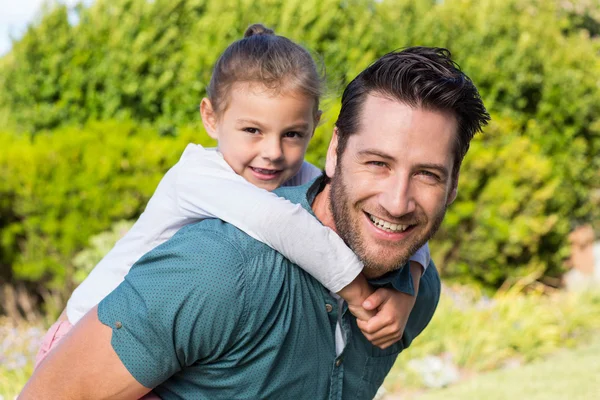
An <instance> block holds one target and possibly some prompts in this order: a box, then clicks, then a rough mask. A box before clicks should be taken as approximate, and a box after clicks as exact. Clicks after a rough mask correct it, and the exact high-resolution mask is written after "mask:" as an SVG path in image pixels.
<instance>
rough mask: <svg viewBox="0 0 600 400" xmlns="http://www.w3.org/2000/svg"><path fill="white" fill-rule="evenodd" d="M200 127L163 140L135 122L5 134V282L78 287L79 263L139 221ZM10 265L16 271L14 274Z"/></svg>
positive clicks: (1, 142)
mask: <svg viewBox="0 0 600 400" xmlns="http://www.w3.org/2000/svg"><path fill="white" fill-rule="evenodd" d="M205 138H206V136H199V135H198V134H197V133H194V131H193V130H192V129H189V130H185V131H184V132H182V133H181V134H180V135H179V136H177V138H172V137H160V136H159V135H158V134H157V132H156V131H155V130H153V129H149V128H140V127H138V126H136V124H134V123H123V122H120V123H115V122H104V123H90V124H88V125H87V126H86V128H85V129H79V128H61V129H58V130H56V131H53V132H52V134H39V135H36V136H35V139H34V140H33V141H31V140H30V139H29V138H28V137H26V136H16V135H12V134H7V133H2V134H0V146H1V147H2V149H3V151H2V152H1V153H0V197H1V198H2V203H0V204H1V207H2V217H1V219H0V246H1V247H0V249H1V252H2V264H3V267H4V268H3V270H2V277H3V278H5V279H7V280H10V279H12V280H14V279H19V280H28V281H40V282H41V283H46V284H48V286H49V287H50V288H53V289H58V288H60V289H65V291H68V290H69V289H70V288H71V284H72V277H73V272H74V271H73V264H72V259H73V256H74V254H75V253H76V252H78V251H79V250H81V249H82V248H83V247H85V246H87V244H88V240H89V238H90V237H91V236H92V235H93V234H96V233H99V232H101V231H104V230H106V229H108V228H109V227H110V226H111V224H112V223H113V222H114V221H117V220H119V219H123V218H129V219H131V218H136V217H137V216H138V215H139V214H141V212H142V211H143V209H144V208H145V205H146V203H147V201H148V199H149V197H150V196H151V194H152V193H153V192H154V189H155V187H156V185H157V184H158V181H159V180H160V179H161V177H162V175H163V174H164V173H165V172H166V170H167V169H168V168H169V167H170V166H172V165H173V164H174V163H175V162H176V161H177V159H178V158H179V156H180V155H181V152H182V151H183V149H184V147H185V145H186V144H187V143H188V142H189V141H195V142H208V140H207V139H205ZM7 267H8V268H7Z"/></svg>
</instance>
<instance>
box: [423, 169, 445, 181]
mask: <svg viewBox="0 0 600 400" xmlns="http://www.w3.org/2000/svg"><path fill="white" fill-rule="evenodd" d="M419 173H420V174H421V175H423V176H425V177H427V178H431V179H435V180H437V181H439V180H440V177H439V176H438V175H437V174H434V173H433V172H431V171H421V172H419Z"/></svg>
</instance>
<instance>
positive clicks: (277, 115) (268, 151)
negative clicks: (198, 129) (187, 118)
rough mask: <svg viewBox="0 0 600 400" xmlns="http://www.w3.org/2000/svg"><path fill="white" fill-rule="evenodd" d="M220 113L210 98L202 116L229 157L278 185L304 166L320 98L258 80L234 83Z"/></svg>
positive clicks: (242, 171)
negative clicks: (271, 87)
mask: <svg viewBox="0 0 600 400" xmlns="http://www.w3.org/2000/svg"><path fill="white" fill-rule="evenodd" d="M228 97H229V98H228V102H227V104H226V108H225V110H223V111H221V112H219V115H217V114H216V113H215V112H214V110H213V108H212V104H211V103H210V101H209V100H208V99H203V100H202V104H201V107H200V109H201V113H202V121H203V122H204V126H205V128H206V130H207V132H208V133H209V135H210V136H211V137H213V138H215V139H217V140H218V142H219V145H218V147H219V151H220V152H221V154H223V157H224V158H225V161H227V163H228V164H229V165H230V166H231V168H233V170H234V171H235V172H236V173H237V174H238V175H241V176H243V177H244V178H245V179H246V180H247V181H248V182H250V183H252V184H254V185H256V186H258V187H260V188H263V189H266V190H274V189H276V188H278V187H279V186H281V185H282V184H283V183H284V182H285V181H287V180H288V179H290V178H291V177H293V176H294V175H295V174H296V173H297V172H298V171H299V169H300V167H301V166H302V162H303V161H304V154H305V153H306V148H307V147H308V142H309V141H310V138H311V137H312V135H313V133H314V130H315V126H316V124H317V122H318V116H317V117H315V112H314V108H315V100H314V99H311V98H308V97H307V96H305V95H303V94H301V93H298V92H295V91H291V92H290V91H287V92H281V93H277V94H274V93H273V92H272V91H270V90H269V89H268V88H266V87H264V86H262V85H260V84H258V83H241V82H238V83H234V84H233V85H232V87H231V88H230V90H229V95H228Z"/></svg>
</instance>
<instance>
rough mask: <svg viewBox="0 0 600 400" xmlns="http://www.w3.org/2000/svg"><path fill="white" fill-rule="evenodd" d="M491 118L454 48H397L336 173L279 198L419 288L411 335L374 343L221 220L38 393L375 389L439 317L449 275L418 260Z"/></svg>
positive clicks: (53, 371)
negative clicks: (420, 271) (416, 267)
mask: <svg viewBox="0 0 600 400" xmlns="http://www.w3.org/2000/svg"><path fill="white" fill-rule="evenodd" d="M488 120H489V116H488V114H487V112H486V110H485V108H484V106H483V103H482V101H481V99H480V97H479V94H478V92H477V90H476V88H475V87H474V85H473V84H472V82H471V81H470V80H469V79H468V78H467V77H466V76H465V75H464V74H463V73H462V72H460V71H459V70H458V68H457V67H456V66H455V64H454V63H453V62H452V61H451V59H450V56H449V53H448V52H447V51H445V50H442V49H428V48H411V49H407V50H404V51H401V52H398V53H390V54H388V55H386V56H384V57H382V58H381V59H379V60H378V61H377V62H375V63H374V64H373V65H371V66H370V67H369V68H367V69H366V70H365V71H363V72H362V73H361V74H360V75H359V76H358V77H357V78H356V79H355V80H354V81H352V82H351V83H350V85H348V87H347V88H346V90H345V91H344V95H343V98H342V109H341V112H340V116H339V119H338V121H337V123H336V128H335V130H334V134H333V138H332V140H331V143H330V146H329V150H328V153H327V162H326V169H325V172H326V177H322V178H318V179H317V180H316V181H315V182H314V183H312V184H310V185H306V186H304V187H297V188H287V189H282V190H280V191H279V192H278V193H279V194H280V195H281V196H284V197H286V198H288V199H290V200H291V201H293V202H296V203H299V204H301V205H302V206H303V207H305V208H306V209H307V210H309V211H312V212H313V213H314V215H315V217H316V218H318V219H319V220H320V221H321V222H322V223H323V224H324V225H326V226H329V227H330V228H332V229H334V230H336V231H337V233H338V234H339V235H340V236H341V237H342V238H343V239H344V240H345V241H346V242H347V243H348V244H349V246H350V247H351V248H352V249H353V250H354V251H355V252H356V254H357V255H358V256H359V257H360V258H361V259H362V261H363V262H364V264H365V269H364V274H365V275H366V276H367V277H368V278H370V279H371V282H372V284H374V285H392V286H394V287H395V288H399V287H400V286H402V285H408V286H409V289H411V290H412V289H413V288H412V287H411V285H415V286H417V285H418V286H419V287H418V296H417V299H416V302H415V306H414V308H413V312H412V313H411V316H410V318H409V320H408V323H407V325H406V328H405V331H404V336H403V338H402V340H401V341H400V342H398V343H396V344H394V345H392V346H390V347H388V348H386V349H383V350H382V349H379V348H377V347H375V346H373V345H372V344H370V343H369V342H368V340H367V338H365V337H364V336H363V335H362V334H361V332H360V330H359V329H358V327H357V322H356V320H355V319H354V318H353V317H352V316H351V315H350V313H349V312H348V311H347V308H346V307H343V308H341V309H338V307H335V306H334V305H335V304H336V302H337V300H336V299H335V298H334V297H333V296H332V295H331V294H330V293H328V292H327V291H326V290H325V289H324V288H323V287H322V286H321V285H320V284H319V283H318V282H317V281H316V280H314V279H313V278H312V277H311V276H309V275H308V274H306V273H305V272H304V271H302V270H301V269H300V268H297V267H295V266H294V265H293V264H291V262H290V261H288V260H287V259H285V258H284V257H283V256H282V255H281V254H279V253H277V252H275V251H274V250H272V249H270V248H269V247H268V246H266V245H264V244H262V243H260V242H257V241H255V240H253V239H251V238H250V237H248V236H247V235H245V234H244V233H242V232H241V231H239V230H237V229H236V228H235V227H233V226H231V225H228V224H225V223H223V222H221V221H218V220H207V221H203V222H201V223H198V224H196V225H191V226H188V227H185V228H183V229H182V230H181V231H179V232H178V233H177V234H176V235H175V236H174V237H173V238H172V239H171V240H170V241H168V242H167V243H165V244H164V245H162V246H159V247H158V248H156V249H154V250H153V251H151V252H150V253H148V254H147V255H146V256H144V257H143V258H142V259H141V260H140V261H139V262H138V264H140V267H137V268H136V267H134V268H133V269H132V270H131V272H130V274H129V275H128V277H127V278H126V281H125V282H124V283H123V284H122V285H121V286H119V288H117V289H116V290H115V291H114V292H113V293H112V294H111V295H109V296H108V297H107V298H106V299H105V300H103V301H102V302H101V303H100V304H99V306H98V307H97V309H94V310H92V311H91V312H90V313H89V314H88V315H87V316H86V317H85V318H84V319H83V320H82V321H81V322H80V323H79V324H78V325H77V326H76V327H75V328H74V329H73V331H72V334H71V335H70V337H68V338H67V339H66V340H65V341H64V342H63V343H61V344H60V345H59V347H58V348H57V349H56V351H55V352H54V353H52V354H51V355H50V357H49V358H48V359H47V361H46V362H45V363H44V364H42V365H41V367H40V369H39V370H38V372H36V375H35V376H34V377H33V379H32V381H31V382H30V383H29V384H28V386H27V387H26V388H25V390H24V392H23V394H22V398H27V399H28V398H35V399H42V398H61V399H69V398H88V397H90V398H93V397H98V398H101V397H111V398H138V397H140V396H142V395H143V394H145V393H147V392H148V391H149V390H150V389H152V388H156V389H155V392H156V393H157V394H158V395H159V396H161V397H162V398H165V399H169V398H193V399H199V398H206V399H213V398H222V399H237V398H247V399H255V398H269V399H272V398H275V399H277V398H294V399H296V398H307V399H309V398H310V399H315V398H331V399H344V398H357V399H369V398H372V397H373V396H374V395H375V392H376V391H377V388H378V387H379V386H380V385H381V383H382V381H383V379H384V378H385V376H386V374H387V373H388V372H389V370H390V368H391V367H392V365H393V363H394V361H395V359H396V356H397V355H398V353H399V352H400V351H402V350H403V349H404V348H406V347H408V346H409V345H410V343H411V341H412V340H413V339H414V338H415V337H416V336H417V335H418V334H419V333H420V332H421V331H422V330H423V329H424V328H425V326H426V325H427V324H428V323H429V321H430V319H431V317H432V316H433V313H434V311H435V308H436V306H437V301H438V299H439V290H440V282H439V277H438V275H437V272H436V270H435V268H434V267H433V266H430V267H429V268H427V269H426V271H425V273H424V275H423V276H422V278H421V280H420V282H412V281H411V280H410V279H409V277H410V272H409V271H408V267H407V266H405V267H403V266H404V265H405V264H406V262H407V260H408V258H409V256H410V254H412V252H414V251H415V250H416V249H417V248H419V247H420V246H421V245H422V244H424V243H425V242H426V241H427V240H428V239H430V238H431V237H432V235H433V234H434V233H435V231H436V230H437V229H438V227H439V225H440V223H441V222H442V219H443V217H444V213H445V210H446V207H447V206H448V205H449V204H450V203H451V202H452V201H453V200H454V199H455V197H456V190H457V187H456V185H457V182H458V174H459V169H460V164H461V161H462V159H463V157H464V155H465V153H466V151H467V149H468V147H469V142H470V140H471V138H472V137H473V135H474V134H475V133H476V132H477V131H480V130H481V128H482V126H483V125H485V124H486V123H487V121H488ZM307 251H310V250H309V249H307ZM326 267H327V266H326V265H324V266H323V268H326ZM416 289H417V288H416V287H415V288H414V290H415V291H416ZM367 336H368V335H367ZM81 354H86V357H85V358H83V357H79V355H81Z"/></svg>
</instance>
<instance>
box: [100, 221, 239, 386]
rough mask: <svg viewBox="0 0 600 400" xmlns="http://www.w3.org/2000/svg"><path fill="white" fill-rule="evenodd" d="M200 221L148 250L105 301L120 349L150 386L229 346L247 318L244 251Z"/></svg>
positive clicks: (103, 314) (106, 320) (104, 313)
mask: <svg viewBox="0 0 600 400" xmlns="http://www.w3.org/2000/svg"><path fill="white" fill-rule="evenodd" d="M194 227H195V225H191V226H188V227H185V228H183V229H182V230H180V231H179V232H178V233H177V234H176V235H175V236H173V238H171V240H169V241H168V242H166V243H164V244H163V245H161V246H159V247H157V248H155V249H154V250H152V251H150V252H149V253H148V254H146V255H145V256H143V257H142V258H141V259H140V260H139V261H138V262H137V263H136V264H135V265H134V266H133V268H132V269H131V271H130V273H129V274H128V275H127V276H126V278H125V281H124V282H123V283H122V284H121V285H120V286H119V287H117V289H115V290H114V291H113V292H112V293H111V294H109V295H108V296H107V297H106V298H105V299H104V300H103V301H102V302H100V304H99V306H98V318H99V320H100V321H101V322H102V323H103V324H105V325H107V326H109V327H111V328H112V332H113V333H112V339H111V344H112V347H113V349H114V350H115V352H116V353H117V355H118V356H119V358H120V360H121V362H123V364H124V365H125V367H126V368H127V369H128V371H129V372H130V373H131V374H132V376H133V377H134V378H135V379H136V380H137V381H138V382H139V383H140V384H142V385H144V386H145V387H148V388H154V387H156V386H157V385H159V384H160V383H162V382H164V381H165V380H167V379H168V378H169V377H170V376H172V375H174V374H175V373H177V372H178V371H180V370H181V369H182V368H184V367H186V366H189V365H191V364H193V363H195V362H197V361H198V360H204V361H206V360H209V359H211V358H212V357H217V356H218V355H219V354H222V353H223V352H224V351H225V349H227V348H228V347H229V346H231V345H232V344H233V343H235V341H236V340H237V336H238V332H239V329H240V327H241V326H244V323H245V322H244V319H245V306H244V305H245V304H246V301H245V300H244V297H245V290H244V281H245V279H244V276H243V268H240V265H241V263H242V256H241V254H240V253H239V252H238V251H237V249H236V248H235V247H234V246H233V245H232V244H230V243H229V242H228V240H227V239H226V238H225V237H223V236H222V235H221V234H218V233H214V232H211V233H207V232H202V234H199V232H198V230H196V229H194Z"/></svg>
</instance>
